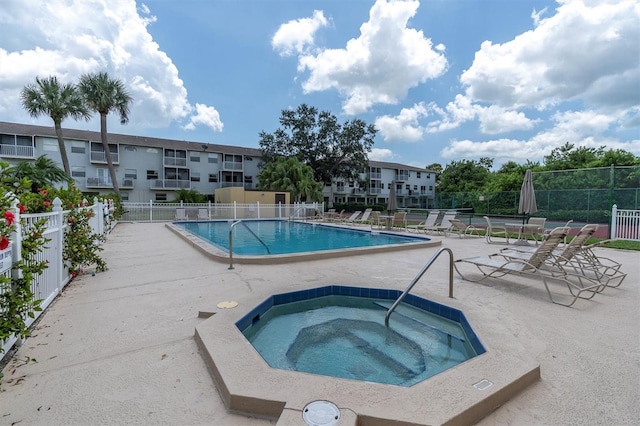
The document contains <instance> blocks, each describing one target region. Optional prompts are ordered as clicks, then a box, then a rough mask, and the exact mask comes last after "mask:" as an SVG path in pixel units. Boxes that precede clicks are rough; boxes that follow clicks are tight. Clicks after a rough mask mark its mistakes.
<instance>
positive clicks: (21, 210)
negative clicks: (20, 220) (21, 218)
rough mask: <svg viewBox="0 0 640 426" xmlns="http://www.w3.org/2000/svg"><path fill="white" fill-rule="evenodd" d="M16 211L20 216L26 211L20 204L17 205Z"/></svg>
mask: <svg viewBox="0 0 640 426" xmlns="http://www.w3.org/2000/svg"><path fill="white" fill-rule="evenodd" d="M18 210H19V211H20V214H22V213H24V212H25V211H27V208H26V207H25V206H23V205H22V204H18Z"/></svg>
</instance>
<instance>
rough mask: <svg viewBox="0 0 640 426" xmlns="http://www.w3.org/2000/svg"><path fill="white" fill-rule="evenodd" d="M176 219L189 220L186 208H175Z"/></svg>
mask: <svg viewBox="0 0 640 426" xmlns="http://www.w3.org/2000/svg"><path fill="white" fill-rule="evenodd" d="M176 220H189V216H188V215H187V209H184V208H182V207H179V208H177V209H176Z"/></svg>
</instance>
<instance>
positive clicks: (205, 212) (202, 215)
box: [198, 209, 211, 220]
mask: <svg viewBox="0 0 640 426" xmlns="http://www.w3.org/2000/svg"><path fill="white" fill-rule="evenodd" d="M209 219H211V216H209V209H198V220H209Z"/></svg>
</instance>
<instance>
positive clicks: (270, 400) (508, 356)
mask: <svg viewBox="0 0 640 426" xmlns="http://www.w3.org/2000/svg"><path fill="white" fill-rule="evenodd" d="M328 285H332V284H328ZM335 285H339V284H335ZM311 288H313V287H309V289H311ZM428 300H431V301H433V302H436V303H440V304H443V305H447V306H450V307H452V308H454V309H458V310H460V311H462V312H463V314H464V315H465V316H466V317H467V320H468V321H469V323H471V324H472V326H473V329H474V330H475V331H476V333H477V335H478V336H479V338H480V339H481V340H482V344H483V345H484V347H485V348H486V352H485V353H484V354H481V355H478V356H477V357H475V358H472V359H471V360H469V361H466V362H464V363H461V364H459V365H457V366H455V367H453V368H451V369H449V370H446V371H444V372H442V373H440V374H437V375H435V376H433V377H431V378H429V379H426V380H424V381H422V382H420V383H417V384H415V385H413V386H411V387H402V386H394V385H384V384H380V383H371V382H359V381H354V380H348V379H340V378H333V377H326V376H319V375H314V374H310V373H302V372H294V371H287V370H279V369H274V368H271V367H269V366H268V364H267V363H266V362H265V361H264V359H263V358H262V357H261V356H260V354H259V353H258V352H257V351H256V350H255V349H254V348H253V346H252V345H251V344H250V343H249V342H248V341H247V339H246V338H245V337H244V335H243V334H242V333H241V331H240V330H239V329H238V328H237V327H236V325H235V324H236V322H237V321H238V320H240V319H241V318H242V317H244V316H245V315H246V314H247V313H248V312H250V311H251V310H252V309H254V308H255V307H256V306H257V305H259V304H260V303H262V302H263V300H256V298H255V297H254V296H247V297H246V298H241V299H239V300H238V302H239V303H240V309H221V310H219V311H218V312H216V313H215V315H213V316H211V317H210V318H209V319H207V320H206V321H204V322H203V323H201V324H199V325H198V326H197V327H196V332H195V338H196V341H197V343H198V346H199V347H200V351H201V355H202V356H203V359H204V360H205V362H206V364H207V366H208V368H209V370H210V372H211V374H212V376H213V378H214V381H215V382H216V385H217V388H218V391H219V393H220V396H221V398H222V400H223V401H224V403H225V405H226V406H227V409H229V410H230V411H232V412H239V413H245V414H250V415H254V416H260V417H267V418H273V419H279V422H278V423H279V424H280V422H283V423H282V424H287V423H286V420H285V419H287V418H289V417H291V418H299V415H300V413H301V412H302V410H303V409H304V407H305V406H306V405H307V404H309V403H310V402H313V401H316V400H327V401H330V402H332V403H334V404H336V405H337V406H338V407H339V408H340V410H341V412H343V413H347V412H348V413H352V414H353V415H349V416H347V418H349V420H347V418H345V419H342V421H341V424H342V423H343V422H345V421H346V422H347V423H345V424H353V425H354V426H355V425H383V424H384V425H400V424H407V423H409V424H452V425H453V424H473V423H476V422H478V421H479V420H480V419H482V418H483V417H485V416H486V415H488V414H489V413H491V412H492V411H493V410H495V409H496V408H497V407H499V406H500V405H502V404H503V403H505V402H506V401H508V400H509V399H511V398H512V397H513V396H515V395H516V394H517V393H519V392H520V391H522V390H523V389H525V388H526V387H528V386H529V385H531V384H533V383H535V382H537V381H538V380H539V379H540V366H539V364H538V363H537V362H536V361H535V360H534V359H532V358H531V357H530V356H529V354H527V353H526V351H524V349H523V348H522V346H521V345H520V344H519V343H518V342H517V338H516V337H515V336H513V335H511V334H510V333H508V331H506V330H505V329H503V328H502V327H500V326H496V325H495V319H494V320H493V321H492V322H488V319H487V318H484V319H483V318H482V317H483V316H484V315H487V313H483V312H481V311H477V310H474V311H472V312H466V311H465V309H464V307H462V306H459V303H457V301H456V299H449V298H440V297H431V296H430V297H429V299H428ZM486 324H492V325H491V326H487V325H486ZM257 378H260V380H257ZM483 381H488V382H483ZM479 383H490V385H489V386H488V387H486V388H483V389H478V388H477V387H475V386H478V384H479ZM474 385H475V386H474ZM478 387H479V386H478ZM351 422H352V423H351Z"/></svg>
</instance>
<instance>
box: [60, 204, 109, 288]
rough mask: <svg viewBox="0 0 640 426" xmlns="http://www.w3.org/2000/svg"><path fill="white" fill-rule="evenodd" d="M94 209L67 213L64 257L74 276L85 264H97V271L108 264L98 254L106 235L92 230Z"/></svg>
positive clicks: (102, 269)
mask: <svg viewBox="0 0 640 426" xmlns="http://www.w3.org/2000/svg"><path fill="white" fill-rule="evenodd" d="M92 216H93V210H90V209H74V210H71V211H69V213H68V214H67V226H68V228H67V232H66V234H65V239H64V248H63V250H62V258H63V259H64V260H65V261H66V262H67V263H68V264H69V271H70V272H71V275H72V276H73V277H75V276H77V275H78V274H80V273H81V272H82V268H83V267H84V266H88V265H92V264H95V265H96V270H97V271H105V270H106V269H107V264H106V263H105V261H104V260H103V259H102V258H101V257H100V256H99V255H98V252H100V251H102V247H101V246H100V245H99V243H101V242H103V241H104V240H105V237H104V235H99V234H96V233H93V232H91V226H90V225H89V220H90V219H91V217H92Z"/></svg>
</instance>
